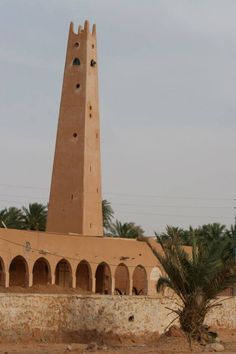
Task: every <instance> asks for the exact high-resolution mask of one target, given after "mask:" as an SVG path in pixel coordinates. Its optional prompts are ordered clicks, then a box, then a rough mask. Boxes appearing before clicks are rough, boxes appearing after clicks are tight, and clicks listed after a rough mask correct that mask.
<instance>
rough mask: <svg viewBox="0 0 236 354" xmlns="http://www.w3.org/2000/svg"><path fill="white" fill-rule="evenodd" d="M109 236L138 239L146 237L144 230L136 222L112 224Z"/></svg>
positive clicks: (116, 222) (117, 221)
mask: <svg viewBox="0 0 236 354" xmlns="http://www.w3.org/2000/svg"><path fill="white" fill-rule="evenodd" d="M108 235H110V236H118V237H122V238H137V237H139V236H143V235H144V230H143V229H142V227H141V226H139V225H136V224H135V223H134V222H125V223H122V222H120V221H119V220H116V221H115V222H114V223H111V224H110V226H109V233H108Z"/></svg>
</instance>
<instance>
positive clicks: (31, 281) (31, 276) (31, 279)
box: [28, 272, 33, 287]
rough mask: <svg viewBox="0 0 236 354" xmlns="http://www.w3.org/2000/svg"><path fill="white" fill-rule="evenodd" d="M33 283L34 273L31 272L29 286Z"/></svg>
mask: <svg viewBox="0 0 236 354" xmlns="http://www.w3.org/2000/svg"><path fill="white" fill-rule="evenodd" d="M32 285H33V273H31V272H29V285H28V286H29V287H30V286H32Z"/></svg>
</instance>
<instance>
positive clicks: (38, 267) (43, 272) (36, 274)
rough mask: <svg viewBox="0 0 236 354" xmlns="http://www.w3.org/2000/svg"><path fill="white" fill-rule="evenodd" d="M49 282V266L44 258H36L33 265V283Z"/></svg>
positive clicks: (44, 283)
mask: <svg viewBox="0 0 236 354" xmlns="http://www.w3.org/2000/svg"><path fill="white" fill-rule="evenodd" d="M37 284H39V285H47V284H51V267H50V264H49V262H48V261H47V259H46V258H44V257H40V258H38V259H37V260H36V261H35V263H34V266H33V285H37Z"/></svg>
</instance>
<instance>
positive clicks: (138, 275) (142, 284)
mask: <svg viewBox="0 0 236 354" xmlns="http://www.w3.org/2000/svg"><path fill="white" fill-rule="evenodd" d="M132 294H133V295H147V272H146V269H145V268H144V266H142V265H140V264H139V265H138V266H137V267H136V268H135V270H134V272H133V289H132Z"/></svg>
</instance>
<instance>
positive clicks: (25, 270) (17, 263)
mask: <svg viewBox="0 0 236 354" xmlns="http://www.w3.org/2000/svg"><path fill="white" fill-rule="evenodd" d="M9 286H21V287H23V288H25V287H27V286H29V267H28V264H27V262H26V260H25V258H24V257H22V256H16V257H15V258H13V260H12V261H11V264H10V267H9Z"/></svg>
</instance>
